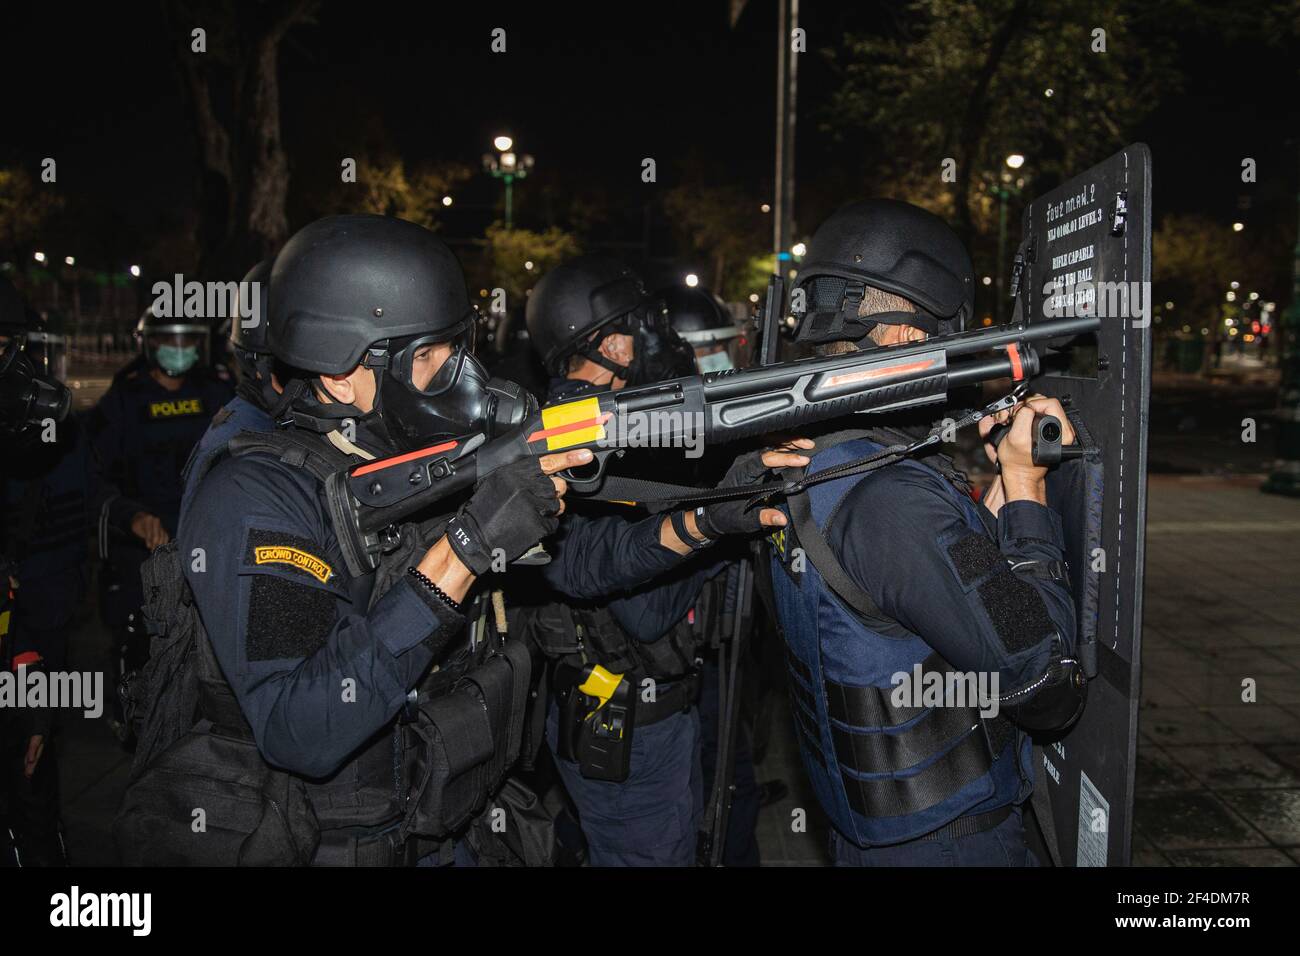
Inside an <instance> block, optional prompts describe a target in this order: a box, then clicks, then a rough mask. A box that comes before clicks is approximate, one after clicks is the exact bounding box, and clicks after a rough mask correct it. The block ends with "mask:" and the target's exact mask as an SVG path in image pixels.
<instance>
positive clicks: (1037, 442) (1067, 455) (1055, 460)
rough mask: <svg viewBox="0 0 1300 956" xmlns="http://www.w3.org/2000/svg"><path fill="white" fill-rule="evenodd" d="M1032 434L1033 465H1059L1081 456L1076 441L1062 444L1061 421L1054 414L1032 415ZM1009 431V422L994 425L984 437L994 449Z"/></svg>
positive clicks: (1081, 452) (1081, 448)
mask: <svg viewBox="0 0 1300 956" xmlns="http://www.w3.org/2000/svg"><path fill="white" fill-rule="evenodd" d="M1033 427H1034V435H1033V445H1032V446H1031V448H1032V452H1031V453H1032V457H1033V461H1034V464H1035V465H1043V466H1051V465H1059V464H1060V463H1061V462H1063V461H1068V460H1070V459H1071V458H1082V457H1083V446H1082V445H1079V444H1078V443H1076V444H1073V445H1062V444H1061V436H1062V434H1063V432H1062V430H1061V421H1060V419H1058V418H1057V417H1056V416H1055V415H1042V414H1036V415H1034V426H1033ZM1010 431H1011V425H1010V423H1007V424H998V425H994V426H993V427H992V428H991V429H989V434H988V438H986V439H985V441H987V442H988V443H989V444H991V445H992V446H993V447H994V449H997V447H998V446H999V445H1001V444H1002V440H1003V439H1004V438H1006V437H1007V435H1008V434H1009V433H1010Z"/></svg>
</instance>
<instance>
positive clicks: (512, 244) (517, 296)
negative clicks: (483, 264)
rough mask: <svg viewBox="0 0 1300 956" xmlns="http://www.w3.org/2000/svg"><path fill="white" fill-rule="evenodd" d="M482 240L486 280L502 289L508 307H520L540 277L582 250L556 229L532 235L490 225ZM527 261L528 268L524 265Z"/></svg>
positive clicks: (523, 230)
mask: <svg viewBox="0 0 1300 956" xmlns="http://www.w3.org/2000/svg"><path fill="white" fill-rule="evenodd" d="M486 238H487V256H486V259H487V268H488V271H489V275H490V281H491V282H492V287H493V288H499V289H505V292H506V297H507V306H508V307H512V306H516V305H522V304H523V301H524V298H525V296H526V295H527V293H528V290H529V289H531V288H532V287H533V285H534V283H536V282H537V280H538V279H539V278H540V277H541V276H543V275H545V274H546V273H547V272H549V271H550V270H551V269H552V268H554V267H555V266H557V265H559V264H560V263H561V262H564V261H565V260H566V259H572V258H573V257H574V256H576V255H578V253H579V252H581V251H582V250H581V248H580V247H579V245H578V240H577V238H576V237H575V236H574V235H573V234H572V233H568V232H565V231H564V230H563V229H559V228H551V229H547V230H546V231H545V232H533V231H532V230H531V229H507V228H506V227H505V226H504V225H503V224H502V223H499V222H494V223H493V224H492V225H490V226H488V229H487V236H486ZM529 262H531V263H532V268H531V269H530V268H528V266H527V265H526V264H527V263H529Z"/></svg>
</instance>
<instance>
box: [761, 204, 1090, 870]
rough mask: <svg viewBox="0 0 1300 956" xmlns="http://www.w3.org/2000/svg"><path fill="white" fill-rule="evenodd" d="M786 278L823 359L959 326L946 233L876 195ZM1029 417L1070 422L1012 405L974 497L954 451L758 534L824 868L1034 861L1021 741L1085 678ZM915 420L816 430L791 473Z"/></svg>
mask: <svg viewBox="0 0 1300 956" xmlns="http://www.w3.org/2000/svg"><path fill="white" fill-rule="evenodd" d="M798 285H799V288H802V289H803V290H804V292H805V293H806V297H807V302H808V309H807V311H806V313H805V314H803V315H802V316H801V318H800V322H799V325H798V329H797V337H798V338H799V339H800V340H801V341H803V342H805V343H809V344H812V345H813V346H815V347H816V348H817V349H818V350H819V351H821V352H823V353H838V352H845V351H851V350H854V349H873V348H882V347H883V348H888V347H889V346H891V345H895V344H899V343H903V342H914V341H919V340H923V339H925V338H926V337H927V336H929V335H934V334H936V333H941V332H948V331H956V330H960V329H961V328H962V327H963V325H964V324H965V323H966V322H967V321H968V320H969V318H970V315H971V310H972V306H973V274H972V269H971V263H970V258H969V256H968V255H967V253H966V250H965V248H964V247H963V246H962V244H961V242H960V240H958V238H957V236H956V235H955V234H954V233H953V232H952V230H951V229H949V227H948V226H947V225H946V224H945V223H944V222H943V221H942V220H940V219H939V218H938V217H936V216H934V215H932V214H931V213H928V212H926V211H924V210H922V209H919V208H918V207H916V206H912V205H909V204H907V203H903V202H897V201H893V200H869V201H865V202H859V203H854V204H852V205H849V206H847V207H845V208H844V209H842V210H840V211H839V212H837V213H835V214H834V215H833V216H831V217H830V218H829V219H828V220H827V221H826V222H825V223H824V224H823V225H822V226H821V228H820V229H818V231H817V232H816V234H815V235H814V237H813V240H812V242H811V244H810V246H809V251H808V256H807V257H806V259H805V262H804V264H803V266H802V268H801V270H800V273H799V277H798ZM1040 412H1051V413H1053V414H1056V415H1058V416H1059V417H1060V418H1061V421H1062V422H1063V423H1065V422H1067V419H1066V417H1065V416H1064V414H1063V412H1062V410H1061V408H1060V405H1059V403H1056V402H1055V401H1050V402H1049V401H1047V400H1045V399H1037V398H1035V399H1031V400H1030V401H1029V402H1028V403H1027V404H1023V405H1021V406H1020V407H1019V408H1017V409H1016V410H1015V412H1014V418H1013V419H1011V430H1010V432H1009V435H1008V437H1007V438H1006V439H1005V440H1004V441H1003V442H1002V444H1001V445H1000V446H999V448H998V449H997V451H996V452H994V451H993V450H992V449H991V448H990V449H989V451H990V457H992V458H993V459H994V460H995V461H996V463H997V464H998V465H999V466H1000V469H1001V474H1000V476H999V478H998V479H997V480H995V482H994V485H993V487H991V488H990V489H989V490H988V491H987V492H986V494H985V495H984V497H983V499H982V503H980V504H977V503H976V502H975V500H974V499H973V497H972V494H971V489H970V486H969V484H968V483H967V482H966V479H965V476H964V475H963V474H961V473H960V472H959V471H957V470H956V469H955V468H954V466H953V463H952V461H951V459H949V458H948V457H947V456H943V455H931V456H929V457H926V458H923V459H921V460H912V459H908V460H905V461H903V462H901V463H898V464H894V465H891V466H889V467H883V468H879V469H876V470H874V471H869V472H865V473H858V474H850V475H847V476H845V477H841V478H838V479H834V480H830V481H827V482H824V483H821V484H814V485H813V486H811V488H810V489H809V490H808V492H807V493H806V495H800V496H793V497H792V498H791V499H790V501H789V503H788V504H787V505H786V506H785V507H786V510H787V511H788V513H789V514H790V516H791V519H792V520H791V525H790V528H789V529H788V530H787V531H786V532H785V533H784V534H783V535H779V536H776V538H775V539H774V548H773V558H772V579H773V580H772V587H773V591H774V596H775V602H776V606H777V610H778V615H779V617H780V620H781V625H782V628H783V631H784V634H785V638H786V641H787V643H788V647H789V652H790V653H789V658H788V660H789V665H790V675H789V676H790V687H791V702H792V707H793V709H794V713H795V718H796V719H795V725H796V728H797V730H798V737H799V743H800V750H801V752H802V754H803V758H804V764H805V766H806V768H807V770H808V774H809V776H810V777H811V778H812V782H813V788H814V790H815V791H816V793H817V796H818V799H819V801H820V803H821V805H822V808H823V809H824V810H825V811H826V813H827V815H828V816H829V817H830V821H831V823H832V825H833V831H832V835H831V842H832V852H833V855H834V858H835V860H836V862H837V863H838V864H841V865H863V866H888V865H997V866H1007V865H1011V866H1024V865H1034V864H1035V860H1034V857H1033V855H1032V853H1031V852H1030V851H1029V850H1028V849H1027V847H1026V842H1025V834H1024V824H1023V820H1022V816H1021V807H1022V806H1023V805H1024V803H1025V801H1026V800H1027V799H1028V797H1029V795H1030V792H1031V788H1032V781H1033V768H1032V766H1031V758H1030V754H1031V750H1030V739H1029V736H1028V733H1030V732H1038V731H1043V732H1055V731H1059V730H1061V729H1062V728H1064V727H1066V726H1068V725H1069V724H1070V722H1071V721H1072V720H1074V719H1075V718H1076V717H1077V715H1078V713H1079V712H1080V710H1081V708H1082V706H1083V687H1084V686H1085V685H1084V684H1083V681H1082V679H1081V675H1080V674H1079V667H1078V663H1077V662H1076V661H1075V660H1074V648H1075V642H1076V631H1075V610H1074V603H1073V601H1072V599H1071V596H1070V590H1069V584H1068V578H1067V577H1066V575H1065V573H1064V565H1063V551H1062V549H1063V542H1062V534H1061V523H1060V518H1059V517H1058V516H1057V515H1056V514H1055V513H1054V512H1053V511H1051V510H1050V509H1049V508H1048V507H1047V505H1046V497H1045V492H1044V475H1045V471H1046V469H1044V468H1040V467H1038V466H1036V465H1034V464H1033V462H1032V458H1031V454H1030V429H1031V426H1032V419H1033V417H1034V415H1035V414H1036V413H1040ZM929 424H930V423H929V420H928V419H926V418H915V417H906V418H898V417H888V418H884V419H883V420H882V421H881V423H880V424H876V425H875V426H874V427H867V428H860V427H859V428H853V429H851V430H843V431H838V432H834V433H832V434H829V435H825V436H822V437H819V438H818V440H817V451H816V454H815V455H813V456H812V459H811V464H810V465H809V467H808V469H807V472H808V473H809V474H812V473H816V472H819V471H821V470H823V469H826V468H830V467H832V466H835V465H838V464H843V463H846V462H850V461H855V460H858V459H861V458H863V457H864V456H866V455H869V454H871V453H873V452H878V451H879V450H880V449H881V448H882V447H884V446H887V445H891V444H895V443H896V442H899V441H905V440H910V439H911V438H913V437H917V436H921V435H924V434H925V433H926V431H927V430H928V425H929ZM992 424H993V422H992V420H991V419H987V418H986V419H985V420H984V421H983V422H982V423H981V426H980V428H981V431H982V432H983V433H985V434H987V433H988V430H989V428H990V427H991V426H992ZM1066 428H1067V430H1068V428H1069V426H1068V425H1066ZM1066 440H1067V441H1071V440H1072V432H1071V433H1070V434H1067V435H1066ZM820 545H824V546H825V547H820ZM818 554H821V555H822V557H821V558H818V557H817V555H818ZM801 558H805V559H807V564H806V566H805V565H804V562H803V561H801V560H800V559H801ZM918 672H919V673H922V674H927V675H928V674H936V675H939V676H940V677H941V678H944V679H945V680H946V675H948V674H952V673H957V674H961V675H970V676H973V677H976V678H977V679H978V678H979V677H984V678H987V681H986V683H984V684H981V685H980V686H981V687H988V688H992V693H991V695H988V696H989V699H988V700H986V699H985V696H980V697H979V698H978V699H977V700H970V699H969V698H966V699H963V698H959V697H952V698H949V697H942V698H941V699H933V698H931V697H930V696H929V695H925V694H919V693H914V692H911V691H907V692H902V693H897V692H898V691H899V688H900V687H903V688H910V687H912V686H913V684H914V683H917V682H916V681H915V680H914V675H916V674H917V673H918ZM904 677H905V678H907V680H906V681H904V680H902V679H901V678H904ZM993 679H996V681H997V682H996V683H993ZM924 681H925V679H924V678H923V679H922V681H921V683H924ZM945 686H953V685H952V684H945ZM967 686H969V685H967ZM918 690H919V689H918Z"/></svg>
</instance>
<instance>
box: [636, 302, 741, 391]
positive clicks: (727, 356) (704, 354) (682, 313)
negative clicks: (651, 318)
mask: <svg viewBox="0 0 1300 956" xmlns="http://www.w3.org/2000/svg"><path fill="white" fill-rule="evenodd" d="M654 298H655V299H656V300H657V301H658V302H659V304H660V308H661V309H662V311H663V314H664V315H665V316H666V317H667V319H668V324H669V325H670V326H672V329H673V331H674V332H676V333H677V335H678V336H679V337H680V338H681V340H682V341H683V342H685V343H686V344H687V345H689V346H690V347H691V351H692V352H693V353H694V355H695V368H696V369H697V370H698V371H699V372H700V374H701V375H703V374H706V373H708V372H724V371H726V370H727V369H729V368H735V367H736V359H737V356H736V355H735V354H734V353H733V351H732V349H733V346H734V345H736V344H737V340H738V339H739V338H740V326H739V325H738V324H736V322H734V321H733V320H732V318H731V316H729V315H728V314H727V309H726V306H724V305H723V304H722V303H721V302H720V301H718V297H717V296H715V295H714V294H713V292H711V291H710V290H708V289H705V288H702V287H700V286H695V287H691V286H686V285H671V286H665V287H664V288H662V289H660V290H659V291H658V292H656V293H655V294H654Z"/></svg>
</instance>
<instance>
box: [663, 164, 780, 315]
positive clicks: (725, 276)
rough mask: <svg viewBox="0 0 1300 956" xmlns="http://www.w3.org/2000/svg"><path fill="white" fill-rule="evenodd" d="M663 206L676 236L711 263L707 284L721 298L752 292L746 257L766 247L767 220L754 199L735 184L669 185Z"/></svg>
mask: <svg viewBox="0 0 1300 956" xmlns="http://www.w3.org/2000/svg"><path fill="white" fill-rule="evenodd" d="M664 208H665V211H666V212H667V213H668V216H669V218H670V219H671V220H672V222H673V228H674V230H675V231H676V232H677V234H678V238H679V239H681V240H682V242H683V243H684V244H685V245H686V246H687V247H688V248H689V249H690V250H691V251H692V252H694V253H695V254H697V255H700V256H703V257H706V258H707V259H708V261H709V264H710V266H711V267H712V272H711V275H710V277H709V286H710V288H712V289H713V291H714V292H716V293H717V294H719V295H721V296H722V297H723V298H726V299H734V298H740V297H743V296H747V295H748V294H749V293H750V292H753V291H755V290H754V289H753V288H752V287H751V279H752V277H751V270H750V262H751V260H752V259H754V258H755V257H756V256H761V255H763V254H764V253H765V251H767V249H768V248H769V246H770V243H769V238H770V236H771V230H772V224H771V220H770V218H768V217H767V216H765V215H764V214H763V212H762V209H761V204H760V202H759V200H758V199H756V198H754V197H753V196H750V195H748V194H746V193H745V192H744V190H742V189H740V188H739V187H738V186H735V185H724V186H713V185H703V184H700V183H697V182H692V183H685V184H683V185H680V186H674V187H673V188H672V189H670V190H669V191H668V194H667V196H666V197H665V199H664Z"/></svg>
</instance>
